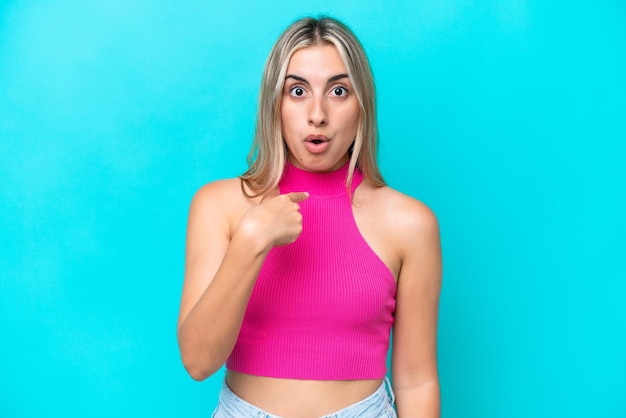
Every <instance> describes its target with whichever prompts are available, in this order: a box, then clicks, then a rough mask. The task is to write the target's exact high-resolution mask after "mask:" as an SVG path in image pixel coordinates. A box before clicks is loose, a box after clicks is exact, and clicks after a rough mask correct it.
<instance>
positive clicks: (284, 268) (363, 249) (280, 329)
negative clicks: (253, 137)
mask: <svg viewBox="0 0 626 418" xmlns="http://www.w3.org/2000/svg"><path fill="white" fill-rule="evenodd" d="M347 172H348V166H347V165H345V166H344V167H342V168H341V169H339V170H337V171H334V172H331V173H310V172H307V171H304V170H300V169H298V168H296V167H294V166H292V165H290V164H288V165H287V167H286V169H285V174H284V176H283V179H282V180H281V183H280V192H281V193H288V192H292V191H298V192H300V191H306V192H309V194H310V197H309V198H308V199H307V200H305V201H303V202H301V203H300V212H301V213H302V217H303V232H302V234H301V235H300V237H298V239H297V240H296V241H295V242H294V243H292V244H290V245H286V246H281V247H274V248H272V250H271V251H270V252H269V254H268V255H267V258H266V259H265V263H264V264H263V267H262V268H261V271H260V273H259V277H258V279H257V282H256V284H255V287H254V290H253V292H252V295H251V297H250V301H249V303H248V307H247V310H246V313H245V316H244V320H243V324H242V326H241V330H240V332H239V337H238V339H237V343H236V344H235V347H234V349H233V351H232V353H231V355H230V357H229V358H228V360H227V361H226V367H227V369H229V370H234V371H237V372H241V373H247V374H252V375H258V376H269V377H278V378H291V379H311V380H353V379H379V378H382V377H384V376H385V374H386V372H387V362H386V360H387V351H388V349H389V337H390V336H389V334H390V330H391V326H392V324H393V319H394V311H395V306H396V302H395V295H396V283H395V280H394V277H393V275H392V273H391V272H390V271H389V269H388V268H387V266H386V265H385V264H384V263H383V262H382V261H381V260H380V258H378V256H377V255H376V254H375V253H374V252H373V251H372V249H371V248H370V246H369V245H368V244H367V243H366V242H365V239H364V238H363V236H362V235H361V233H360V232H359V230H358V228H357V225H356V223H355V221H354V216H353V214H352V203H351V201H350V197H349V195H348V193H347V190H346V177H347ZM362 179H363V174H362V173H361V172H360V171H359V170H356V171H355V173H354V178H353V181H352V190H353V191H354V190H355V189H356V187H357V186H358V185H359V184H360V183H361V181H362Z"/></svg>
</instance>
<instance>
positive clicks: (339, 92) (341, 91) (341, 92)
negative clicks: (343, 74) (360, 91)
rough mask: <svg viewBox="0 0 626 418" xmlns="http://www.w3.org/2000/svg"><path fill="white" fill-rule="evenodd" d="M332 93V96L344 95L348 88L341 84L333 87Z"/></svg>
mask: <svg viewBox="0 0 626 418" xmlns="http://www.w3.org/2000/svg"><path fill="white" fill-rule="evenodd" d="M332 94H333V96H337V97H344V96H347V95H348V89H347V88H345V87H343V86H338V87H334V88H333V90H332Z"/></svg>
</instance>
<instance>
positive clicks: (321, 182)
mask: <svg viewBox="0 0 626 418" xmlns="http://www.w3.org/2000/svg"><path fill="white" fill-rule="evenodd" d="M348 167H349V164H348V163H346V164H344V165H343V166H341V167H340V168H338V169H337V170H334V171H328V172H312V171H306V170H303V169H301V168H298V167H296V166H294V165H293V164H291V163H287V165H286V167H285V172H284V174H283V178H282V179H281V182H280V191H281V193H289V192H309V194H310V195H311V196H335V195H345V194H348V188H347V180H348ZM362 179H363V174H361V171H360V170H359V169H355V170H354V174H353V177H352V190H351V191H352V192H354V189H355V188H356V187H357V186H358V185H359V183H360V182H361V180H362Z"/></svg>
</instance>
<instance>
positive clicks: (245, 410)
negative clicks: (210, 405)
mask: <svg viewBox="0 0 626 418" xmlns="http://www.w3.org/2000/svg"><path fill="white" fill-rule="evenodd" d="M394 401H395V396H394V393H393V389H392V388H391V384H390V382H389V379H388V378H385V380H384V381H383V382H382V384H381V385H380V387H379V388H378V389H377V390H376V391H375V392H374V393H373V394H371V395H370V396H368V397H367V398H365V399H363V400H361V401H358V402H356V403H354V404H352V405H349V406H347V407H345V408H343V409H341V410H339V411H336V412H333V413H331V414H327V415H324V416H323V417H320V418H349V417H360V418H385V417H389V418H395V417H397V415H396V413H395V410H394V408H393V403H394ZM211 416H212V417H213V418H282V417H279V416H278V415H273V414H271V413H269V412H267V411H264V410H262V409H260V408H258V407H256V406H254V405H252V404H251V403H249V402H247V401H245V400H243V399H241V398H240V397H239V396H237V395H236V394H235V393H234V392H233V391H232V390H230V388H229V387H228V384H227V383H226V380H224V383H223V385H222V390H221V392H220V396H219V402H218V405H217V408H216V409H215V411H214V412H213V415H211Z"/></svg>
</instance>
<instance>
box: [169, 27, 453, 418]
mask: <svg viewBox="0 0 626 418" xmlns="http://www.w3.org/2000/svg"><path fill="white" fill-rule="evenodd" d="M376 131H377V129H376V111H375V92H374V82H373V78H372V74H371V70H370V66H369V63H368V61H367V58H366V56H365V53H364V51H363V48H362V46H361V44H360V43H359V41H358V40H357V39H356V37H355V36H354V35H353V33H352V32H351V31H350V30H349V29H348V28H347V27H346V26H344V25H343V24H342V23H340V22H338V21H337V20H334V19H331V18H326V17H324V18H320V19H312V18H306V19H301V20H298V21H296V22H295V23H293V24H292V25H291V26H290V27H289V28H287V30H286V31H285V32H284V33H283V34H282V35H281V36H280V38H279V39H278V41H277V42H276V44H275V45H274V48H273V49H272V51H271V53H270V55H269V58H268V61H267V64H266V67H265V71H264V74H263V81H262V85H261V92H260V101H259V114H258V121H257V130H256V135H255V141H254V146H253V150H252V152H251V154H250V168H249V170H248V171H247V172H246V173H244V174H243V175H242V176H241V177H240V178H236V179H229V180H221V181H217V182H213V183H210V184H207V185H205V186H204V187H202V188H201V189H200V190H199V191H198V192H197V194H196V196H195V197H194V199H193V201H192V204H191V208H190V213H189V225H188V236H187V256H186V270H185V282H184V287H183V294H182V301H181V307H180V317H179V322H178V339H179V345H180V351H181V356H182V360H183V363H184V365H185V367H186V369H187V370H188V372H189V374H190V375H191V376H192V377H193V378H194V379H197V380H202V379H205V378H206V377H208V376H210V375H211V374H213V373H215V372H216V371H217V370H219V369H220V367H221V366H222V365H223V364H224V363H226V368H227V373H226V379H225V382H224V385H223V388H222V392H221V393H220V400H219V404H218V407H217V409H216V411H215V412H214V415H213V416H215V417H237V418H241V417H248V416H255V417H256V416H267V417H275V416H282V417H296V418H297V417H322V416H328V417H330V416H332V417H352V416H359V417H361V416H362V417H387V416H396V415H395V414H396V412H395V411H394V408H393V406H392V404H393V403H394V396H393V395H394V393H395V406H396V409H397V414H398V416H399V417H400V418H404V417H438V416H439V414H440V413H439V409H440V406H439V404H440V401H439V381H438V375H437V360H436V339H437V309H438V301H439V292H440V287H441V252H440V244H439V232H438V225H437V220H436V218H435V216H434V215H433V213H432V212H431V211H430V210H429V209H428V208H427V207H426V206H425V205H424V204H422V203H420V202H418V201H417V200H415V199H413V198H411V197H408V196H406V195H404V194H401V193H400V192H398V191H395V190H393V189H391V188H389V187H387V186H386V185H385V183H384V181H383V179H382V176H381V174H380V172H379V169H378V166H377V162H376V139H377V138H376V136H377V133H376ZM409 173H410V171H409V170H407V175H410V174H409ZM392 327H393V344H392V367H391V369H392V370H391V375H392V380H393V389H392V387H391V386H389V385H388V380H387V379H386V377H385V376H386V373H387V367H386V359H387V351H388V349H389V345H390V331H391V329H392Z"/></svg>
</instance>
